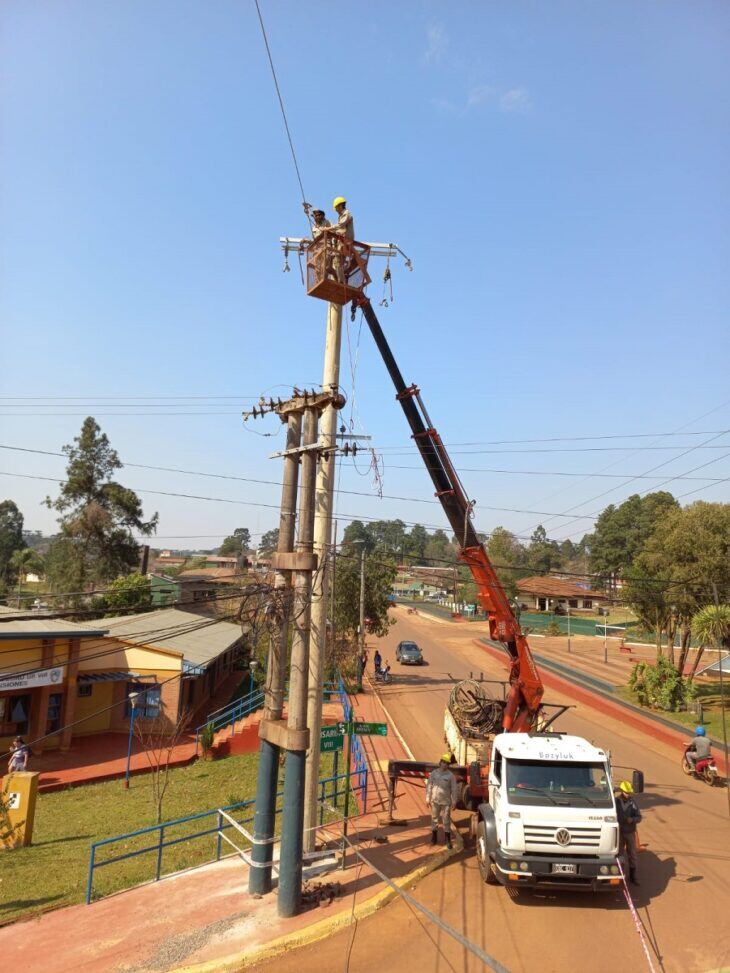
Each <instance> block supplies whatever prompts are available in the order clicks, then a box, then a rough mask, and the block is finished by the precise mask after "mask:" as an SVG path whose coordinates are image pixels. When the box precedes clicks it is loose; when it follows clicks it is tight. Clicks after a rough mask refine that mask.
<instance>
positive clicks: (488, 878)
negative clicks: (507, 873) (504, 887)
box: [477, 819, 499, 885]
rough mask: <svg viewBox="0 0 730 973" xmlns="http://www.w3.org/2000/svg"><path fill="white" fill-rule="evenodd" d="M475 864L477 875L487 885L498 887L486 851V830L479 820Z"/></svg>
mask: <svg viewBox="0 0 730 973" xmlns="http://www.w3.org/2000/svg"><path fill="white" fill-rule="evenodd" d="M477 863H478V865H479V874H480V875H481V876H482V879H483V880H484V882H486V884H487V885H499V882H498V881H497V878H496V876H495V874H494V865H493V864H492V859H491V857H490V855H489V851H488V849H487V829H486V826H485V824H484V821H483V820H481V819H480V821H479V823H478V825H477Z"/></svg>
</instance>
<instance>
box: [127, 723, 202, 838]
mask: <svg viewBox="0 0 730 973" xmlns="http://www.w3.org/2000/svg"><path fill="white" fill-rule="evenodd" d="M189 723H190V714H189V713H187V712H184V713H183V714H182V715H181V716H179V717H178V719H177V721H176V722H175V723H172V722H171V721H170V720H168V718H167V717H166V716H164V715H163V714H162V713H160V714H159V715H158V716H155V717H154V718H152V719H144V718H142V717H139V716H138V717H137V718H136V719H135V721H134V735H135V736H136V737H137V739H138V740H139V742H140V744H141V746H142V750H143V751H144V755H145V757H146V758H147V763H148V765H149V768H150V772H149V774H148V775H147V779H148V781H149V784H150V792H151V793H150V796H151V798H152V807H153V808H154V811H155V823H156V824H160V823H161V822H162V804H163V802H164V800H165V795H166V794H167V789H168V787H169V785H170V764H171V762H172V758H173V756H174V754H175V747H177V746H178V745H179V744H180V742H181V738H182V737H184V736H185V734H186V732H187V729H188V725H189Z"/></svg>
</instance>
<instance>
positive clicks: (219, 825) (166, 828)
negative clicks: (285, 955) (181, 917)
mask: <svg viewBox="0 0 730 973" xmlns="http://www.w3.org/2000/svg"><path fill="white" fill-rule="evenodd" d="M346 777H347V774H344V773H343V774H338V773H337V771H336V769H335V773H334V774H332V775H331V776H330V777H325V778H323V779H322V780H320V782H319V791H320V793H319V804H320V811H319V823H320V824H323V823H324V815H325V810H326V808H327V805H328V804H330V803H331V804H333V805H334V806H335V808H337V807H338V805H339V799H340V797H343V796H344V794H345V791H346V788H347V781H346ZM350 778H351V782H350V787H351V789H352V790H353V791H357V790H360V791H361V794H362V793H364V792H363V790H362V789H363V787H364V788H367V776H366V779H365V783H364V784H362V783H361V782H360V778H361V774H360V772H359V771H358V770H353V771H352V772H351V774H350ZM343 781H344V783H342V782H343ZM353 781H354V783H353ZM276 796H277V801H278V800H279V799H280V798H282V797H283V791H280V792H279V793H278V794H277V795H276ZM255 803H256V801H255V799H254V798H251V799H250V800H248V801H238V802H237V803H236V804H229V805H227V806H225V807H222V808H213V809H212V810H210V811H201V812H199V813H198V814H189V815H188V816H187V817H184V818H176V819H175V820H173V821H163V822H162V823H161V824H153V825H150V827H148V828H140V829H139V830H138V831H130V832H129V833H128V834H120V835H115V836H114V837H113V838H104V839H103V840H102V841H95V842H94V843H93V844H92V846H91V854H90V857H89V874H88V879H87V883H86V904H87V905H89V904H90V903H91V901H92V898H93V895H94V875H95V873H96V872H97V871H98V870H99V869H100V868H105V867H106V866H107V865H116V864H119V862H123V861H128V860H129V859H131V858H138V857H139V856H140V855H151V856H153V859H154V862H155V865H154V873H153V880H154V881H155V882H159V880H160V878H162V876H163V873H164V867H163V866H164V852H165V849H166V848H172V847H175V846H177V845H181V844H183V843H185V842H188V841H195V840H196V839H197V838H205V837H206V836H208V835H211V836H212V835H214V836H215V854H211V857H209V858H205V860H204V861H201V862H198V865H205V864H208V863H209V862H212V861H220V860H221V850H222V839H221V835H220V833H221V832H222V831H224V830H226V829H227V828H232V827H233V825H232V824H230V822H228V821H226V819H225V818H224V817H223V815H222V814H221V813H220V812H221V811H226V812H227V813H228V814H231V815H233V814H234V813H235V812H239V813H240V812H246V811H247V810H248V809H249V808H250V809H251V811H253V807H254V804H255ZM280 812H281V808H280V807H277V808H276V814H277V815H278V814H280ZM236 819H237V820H238V823H239V824H243V825H246V824H251V823H252V822H253V813H251V814H250V815H248V816H247V817H243V818H240V819H239V818H238V816H237V815H236ZM191 821H198V822H200V824H201V830H199V831H195V832H193V833H192V834H183V835H175V829H176V828H177V829H179V828H181V827H182V826H183V825H188V824H189V823H190V822H191ZM145 835H150V844H146V845H145V846H144V847H143V848H138V849H137V850H136V851H126V852H124V853H122V854H120V855H114V856H112V857H111V858H104V859H102V860H99V849H101V848H109V847H112V846H114V845H120V844H121V845H122V847H124V844H125V843H126V842H128V841H130V840H132V839H135V838H141V837H142V836H145ZM171 835H172V837H171ZM102 897H103V896H99V898H102Z"/></svg>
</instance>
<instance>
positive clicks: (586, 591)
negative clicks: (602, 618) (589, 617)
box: [517, 575, 608, 612]
mask: <svg viewBox="0 0 730 973" xmlns="http://www.w3.org/2000/svg"><path fill="white" fill-rule="evenodd" d="M517 590H518V592H519V598H520V602H521V604H522V605H523V606H524V607H525V608H527V609H528V610H533V611H543V612H544V611H554V610H555V608H556V607H559V608H561V609H564V610H567V609H568V608H570V609H571V611H595V609H596V608H597V607H598V606H599V605H600V604H603V603H604V602H606V601H608V595H607V594H605V593H604V592H603V591H595V590H594V589H592V588H590V587H589V586H588V585H587V584H581V583H576V582H575V581H566V580H565V579H564V578H555V577H551V576H550V575H547V576H542V575H539V576H538V577H534V578H522V580H521V581H518V582H517Z"/></svg>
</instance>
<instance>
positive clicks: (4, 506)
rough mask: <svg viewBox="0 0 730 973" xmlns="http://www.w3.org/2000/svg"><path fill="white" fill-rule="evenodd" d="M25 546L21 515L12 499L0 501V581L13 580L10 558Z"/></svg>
mask: <svg viewBox="0 0 730 973" xmlns="http://www.w3.org/2000/svg"><path fill="white" fill-rule="evenodd" d="M25 546H26V545H25V541H24V540H23V515H22V513H21V512H20V510H18V507H17V504H16V503H15V502H14V501H13V500H3V501H2V503H0V581H6V582H12V581H14V580H15V574H14V573H13V570H12V568H11V567H10V559H11V558H12V556H13V554H14V553H15V552H16V551H21V550H23V548H24V547H25Z"/></svg>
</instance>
